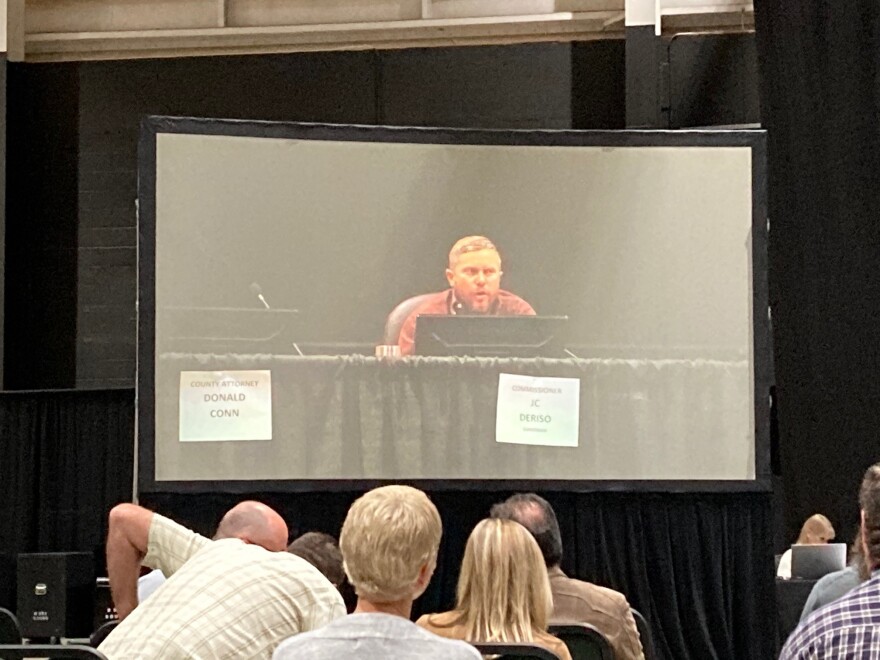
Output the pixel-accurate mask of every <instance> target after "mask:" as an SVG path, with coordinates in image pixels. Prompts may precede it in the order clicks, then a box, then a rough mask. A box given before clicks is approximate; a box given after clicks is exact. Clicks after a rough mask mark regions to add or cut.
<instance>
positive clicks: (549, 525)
mask: <svg viewBox="0 0 880 660" xmlns="http://www.w3.org/2000/svg"><path fill="white" fill-rule="evenodd" d="M489 515H490V516H491V517H492V518H502V519H505V520H515V521H516V522H518V523H519V524H520V525H522V526H523V527H525V528H526V529H527V530H529V532H531V534H532V536H534V537H535V541H537V543H538V547H539V548H540V549H541V554H542V555H543V556H544V563H545V564H546V566H547V568H554V567H555V566H559V563H560V562H561V561H562V534H560V533H559V522H558V521H557V520H556V513H555V512H554V511H553V507H552V506H550V502H548V501H547V500H545V499H544V498H543V497H541V496H539V495H535V494H534V493H517V494H516V495H511V496H510V497H508V498H507V499H506V500H505V501H504V502H502V503H500V504H496V505H495V506H493V507H492V511H491V512H490V514H489Z"/></svg>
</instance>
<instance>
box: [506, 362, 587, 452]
mask: <svg viewBox="0 0 880 660" xmlns="http://www.w3.org/2000/svg"><path fill="white" fill-rule="evenodd" d="M580 391H581V381H580V380H579V379H578V378H544V377H540V376H519V375H515V374H498V412H497V414H496V417H495V440H496V441H497V442H510V443H513V444H518V445H544V446H549V447H577V446H578V428H579V426H580Z"/></svg>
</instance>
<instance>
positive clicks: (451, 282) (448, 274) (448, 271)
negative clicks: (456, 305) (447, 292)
mask: <svg viewBox="0 0 880 660" xmlns="http://www.w3.org/2000/svg"><path fill="white" fill-rule="evenodd" d="M446 281H447V282H449V286H455V273H454V272H452V269H451V268H447V269H446Z"/></svg>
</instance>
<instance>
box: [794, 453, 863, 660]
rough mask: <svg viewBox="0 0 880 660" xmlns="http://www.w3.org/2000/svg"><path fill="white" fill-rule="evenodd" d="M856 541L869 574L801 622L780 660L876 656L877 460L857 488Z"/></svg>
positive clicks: (818, 659) (821, 659) (820, 659)
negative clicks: (858, 522) (858, 520)
mask: <svg viewBox="0 0 880 660" xmlns="http://www.w3.org/2000/svg"><path fill="white" fill-rule="evenodd" d="M859 505H860V506H861V509H862V525H861V537H862V538H861V542H862V550H863V552H864V556H865V561H866V563H867V564H868V567H869V568H870V569H871V571H873V573H872V576H871V579H870V580H868V581H867V582H865V583H864V584H862V585H861V586H860V587H857V588H856V589H853V590H852V591H850V592H849V593H848V594H846V595H845V596H843V597H842V598H840V599H838V600H836V601H834V602H832V603H829V604H828V605H826V606H825V607H822V608H820V609H818V610H816V611H815V612H813V613H812V614H811V615H810V616H809V617H807V618H806V619H804V620H803V621H801V623H800V625H798V627H797V628H796V629H795V631H794V632H793V633H792V634H791V636H790V637H789V638H788V641H787V642H786V643H785V647H783V649H782V654H781V655H780V656H779V657H780V660H826V659H829V660H830V659H831V658H835V659H836V658H858V659H860V660H861V659H869V658H880V571H878V570H877V569H878V567H880V463H877V464H875V465H872V466H871V467H870V468H868V471H867V472H866V473H865V478H864V479H863V480H862V487H861V489H860V491H859Z"/></svg>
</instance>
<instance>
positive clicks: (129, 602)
mask: <svg viewBox="0 0 880 660" xmlns="http://www.w3.org/2000/svg"><path fill="white" fill-rule="evenodd" d="M152 522H153V512H152V511H148V510H147V509H144V508H143V507H140V506H137V505H136V504H118V505H116V506H115V507H113V509H111V511H110V529H109V532H108V533H107V574H108V575H109V577H110V591H111V593H112V595H113V603H114V604H115V605H116V611H117V613H118V614H119V619H120V620H122V619H124V618H125V617H127V616H128V615H129V614H131V612H132V610H133V609H134V608H135V607H137V581H138V576H139V575H140V569H141V560H142V559H143V558H144V555H145V554H146V553H147V544H148V542H149V538H150V525H151V524H152Z"/></svg>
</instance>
